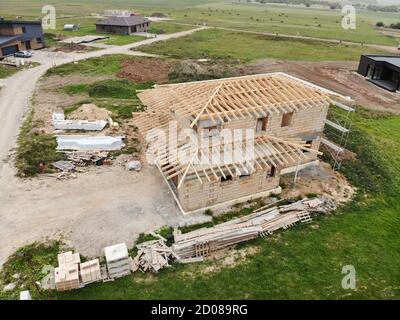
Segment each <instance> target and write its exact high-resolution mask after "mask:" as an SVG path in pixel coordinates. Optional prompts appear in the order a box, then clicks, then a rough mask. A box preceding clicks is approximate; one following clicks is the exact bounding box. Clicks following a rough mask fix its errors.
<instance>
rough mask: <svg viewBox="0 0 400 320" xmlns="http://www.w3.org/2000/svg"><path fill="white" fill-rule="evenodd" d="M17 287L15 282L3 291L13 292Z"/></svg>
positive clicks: (6, 286)
mask: <svg viewBox="0 0 400 320" xmlns="http://www.w3.org/2000/svg"><path fill="white" fill-rule="evenodd" d="M16 286H17V285H16V284H15V283H14V282H11V283H9V284H7V285H5V286H4V288H3V291H12V290H14V289H15V287H16Z"/></svg>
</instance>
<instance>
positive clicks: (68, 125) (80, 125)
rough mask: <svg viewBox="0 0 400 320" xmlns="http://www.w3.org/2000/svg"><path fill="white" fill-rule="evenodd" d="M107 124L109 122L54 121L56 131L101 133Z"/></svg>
mask: <svg viewBox="0 0 400 320" xmlns="http://www.w3.org/2000/svg"><path fill="white" fill-rule="evenodd" d="M106 124H107V121H104V120H96V121H89V120H53V125H54V128H55V129H56V130H85V131H101V130H103V129H104V127H105V126H106Z"/></svg>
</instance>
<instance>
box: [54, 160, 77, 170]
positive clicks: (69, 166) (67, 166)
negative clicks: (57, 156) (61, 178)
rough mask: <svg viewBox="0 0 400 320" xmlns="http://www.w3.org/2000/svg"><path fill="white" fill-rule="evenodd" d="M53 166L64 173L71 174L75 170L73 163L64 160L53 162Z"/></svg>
mask: <svg viewBox="0 0 400 320" xmlns="http://www.w3.org/2000/svg"><path fill="white" fill-rule="evenodd" d="M52 166H53V167H55V168H57V169H59V170H61V171H63V172H69V171H72V170H74V169H75V165H74V164H73V163H72V162H71V161H64V160H60V161H57V162H53V163H52Z"/></svg>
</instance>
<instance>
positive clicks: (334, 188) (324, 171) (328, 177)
mask: <svg viewBox="0 0 400 320" xmlns="http://www.w3.org/2000/svg"><path fill="white" fill-rule="evenodd" d="M293 179H294V174H290V175H285V176H282V177H281V185H282V186H283V187H284V188H283V191H282V194H281V197H282V198H296V197H299V196H301V197H303V198H304V197H305V196H309V195H310V194H318V195H326V196H329V197H333V198H334V199H335V200H336V201H337V202H340V203H344V202H347V201H350V200H351V198H352V197H353V195H354V193H355V192H356V189H355V188H354V187H353V186H352V185H351V184H350V183H349V182H348V181H347V180H346V178H345V177H344V176H343V175H342V174H340V173H339V172H337V171H333V170H332V168H331V166H330V165H329V164H328V163H325V162H322V161H321V162H320V164H319V165H318V166H312V167H308V168H306V169H303V170H301V171H299V174H298V177H297V181H296V188H293Z"/></svg>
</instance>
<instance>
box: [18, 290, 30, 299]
mask: <svg viewBox="0 0 400 320" xmlns="http://www.w3.org/2000/svg"><path fill="white" fill-rule="evenodd" d="M19 300H32V297H31V293H30V292H29V290H25V291H21V292H20V293H19Z"/></svg>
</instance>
